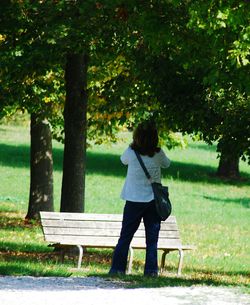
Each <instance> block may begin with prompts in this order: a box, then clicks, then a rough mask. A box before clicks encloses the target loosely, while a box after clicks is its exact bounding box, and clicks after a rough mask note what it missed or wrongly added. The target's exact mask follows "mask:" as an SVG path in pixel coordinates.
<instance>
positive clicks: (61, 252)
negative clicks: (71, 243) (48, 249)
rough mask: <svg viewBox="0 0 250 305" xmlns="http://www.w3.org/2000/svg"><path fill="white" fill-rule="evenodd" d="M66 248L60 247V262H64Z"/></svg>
mask: <svg viewBox="0 0 250 305" xmlns="http://www.w3.org/2000/svg"><path fill="white" fill-rule="evenodd" d="M64 256H65V250H64V249H63V248H61V249H60V262H61V263H62V264H63V263H64Z"/></svg>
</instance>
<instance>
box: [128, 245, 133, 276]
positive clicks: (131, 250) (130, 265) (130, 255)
mask: <svg viewBox="0 0 250 305" xmlns="http://www.w3.org/2000/svg"><path fill="white" fill-rule="evenodd" d="M133 256H134V250H133V248H131V247H129V259H128V268H127V274H130V273H131V270H132V263H133Z"/></svg>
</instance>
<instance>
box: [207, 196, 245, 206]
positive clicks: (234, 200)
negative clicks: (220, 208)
mask: <svg viewBox="0 0 250 305" xmlns="http://www.w3.org/2000/svg"><path fill="white" fill-rule="evenodd" d="M204 198H205V199H209V200H211V201H216V202H222V203H224V204H227V203H238V204H241V205H242V206H243V207H245V208H250V197H248V198H247V197H245V198H219V197H213V196H204Z"/></svg>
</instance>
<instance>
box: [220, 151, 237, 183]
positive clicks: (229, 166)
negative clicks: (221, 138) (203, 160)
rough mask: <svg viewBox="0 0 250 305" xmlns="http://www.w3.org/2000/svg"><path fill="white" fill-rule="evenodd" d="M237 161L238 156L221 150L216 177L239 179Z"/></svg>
mask: <svg viewBox="0 0 250 305" xmlns="http://www.w3.org/2000/svg"><path fill="white" fill-rule="evenodd" d="M239 161H240V159H239V156H238V155H235V154H232V151H229V150H226V149H224V150H222V152H221V155H220V162H219V167H218V170H217V175H218V176H220V177H224V178H229V179H237V178H239V177H240V171H239Z"/></svg>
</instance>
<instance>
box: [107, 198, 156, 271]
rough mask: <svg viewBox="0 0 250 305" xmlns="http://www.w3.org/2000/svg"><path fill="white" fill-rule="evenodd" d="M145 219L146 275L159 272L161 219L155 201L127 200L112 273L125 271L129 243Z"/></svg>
mask: <svg viewBox="0 0 250 305" xmlns="http://www.w3.org/2000/svg"><path fill="white" fill-rule="evenodd" d="M141 219H143V222H144V226H145V233H146V234H145V235H146V261H145V267H144V274H145V275H157V274H158V260H157V242H158V236H159V231H160V224H161V220H160V218H159V216H158V215H157V212H156V209H155V204H154V201H150V202H132V201H127V202H126V204H125V207H124V212H123V221H122V229H121V234H120V238H119V240H118V244H117V245H116V248H115V251H114V254H113V260H112V265H111V269H110V271H109V273H110V274H115V273H125V271H126V266H127V258H128V250H129V245H130V243H131V241H132V239H133V236H134V234H135V232H136V231H137V229H138V227H139V225H140V223H141Z"/></svg>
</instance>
